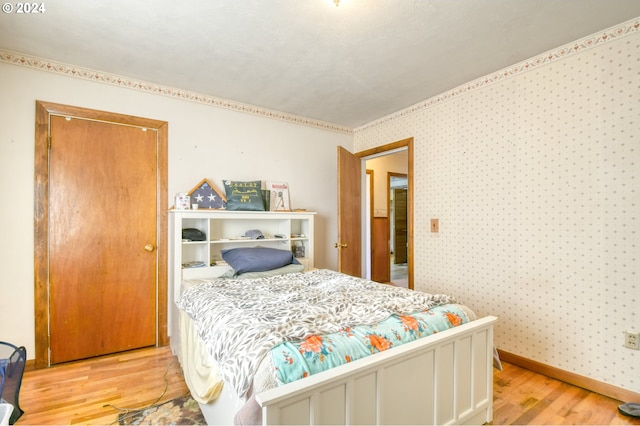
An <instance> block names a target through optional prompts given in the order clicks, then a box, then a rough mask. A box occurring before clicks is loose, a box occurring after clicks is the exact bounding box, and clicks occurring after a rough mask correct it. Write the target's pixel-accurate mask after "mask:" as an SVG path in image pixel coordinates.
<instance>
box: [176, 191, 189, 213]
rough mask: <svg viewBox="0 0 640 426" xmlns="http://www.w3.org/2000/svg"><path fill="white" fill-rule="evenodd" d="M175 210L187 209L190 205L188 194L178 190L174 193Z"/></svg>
mask: <svg viewBox="0 0 640 426" xmlns="http://www.w3.org/2000/svg"><path fill="white" fill-rule="evenodd" d="M175 208H176V210H189V209H190V208H191V206H190V205H189V196H188V195H187V193H186V192H178V193H177V194H176V203H175Z"/></svg>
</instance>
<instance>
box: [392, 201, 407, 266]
mask: <svg viewBox="0 0 640 426" xmlns="http://www.w3.org/2000/svg"><path fill="white" fill-rule="evenodd" d="M393 207H394V210H393V212H394V216H393V229H394V231H393V232H394V234H393V236H394V247H393V254H394V257H393V263H395V264H401V263H407V190H406V189H401V188H395V189H394V190H393Z"/></svg>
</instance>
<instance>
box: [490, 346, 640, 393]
mask: <svg viewBox="0 0 640 426" xmlns="http://www.w3.org/2000/svg"><path fill="white" fill-rule="evenodd" d="M498 354H499V355H500V359H501V360H502V361H505V362H508V363H510V364H514V365H517V366H518V367H522V368H526V369H527V370H531V371H534V372H536V373H540V374H544V375H545V376H547V377H551V378H552V379H557V380H561V381H563V382H565V383H569V384H571V385H574V386H578V387H581V388H583V389H586V390H588V391H591V392H596V393H599V394H601V395H604V396H608V397H609V398H613V399H616V400H618V401H623V402H625V401H626V402H636V401H640V393H636V392H632V391H630V390H626V389H623V388H619V387H617V386H613V385H610V384H608V383H604V382H599V381H597V380H594V379H590V378H588V377H584V376H580V375H579V374H575V373H571V372H569V371H565V370H561V369H559V368H556V367H552V366H550V365H546V364H543V363H541V362H538V361H533V360H530V359H528V358H525V357H522V356H520V355H516V354H512V353H509V352H506V351H503V350H501V349H498Z"/></svg>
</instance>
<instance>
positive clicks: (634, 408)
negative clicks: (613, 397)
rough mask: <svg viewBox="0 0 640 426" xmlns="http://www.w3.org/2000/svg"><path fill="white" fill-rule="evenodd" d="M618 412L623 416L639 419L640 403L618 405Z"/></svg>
mask: <svg viewBox="0 0 640 426" xmlns="http://www.w3.org/2000/svg"><path fill="white" fill-rule="evenodd" d="M618 411H620V412H621V413H622V414H624V415H625V416H630V417H638V418H640V403H637V402H626V403H624V404H620V405H618Z"/></svg>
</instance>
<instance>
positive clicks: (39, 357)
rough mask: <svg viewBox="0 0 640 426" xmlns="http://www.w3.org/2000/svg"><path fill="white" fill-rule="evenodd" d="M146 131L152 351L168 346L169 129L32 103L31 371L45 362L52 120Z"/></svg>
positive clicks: (163, 125) (150, 121)
mask: <svg viewBox="0 0 640 426" xmlns="http://www.w3.org/2000/svg"><path fill="white" fill-rule="evenodd" d="M52 115H62V116H72V117H77V118H81V119H87V120H96V121H104V122H108V123H114V124H121V125H129V126H136V127H144V128H147V129H153V130H156V131H157V166H158V167H157V176H156V182H157V185H156V192H157V200H158V201H157V206H156V211H157V214H156V224H157V235H158V239H157V250H156V255H157V273H156V277H157V278H156V279H157V282H156V286H157V287H156V288H157V290H156V293H157V295H156V346H166V345H167V344H168V343H169V336H168V331H167V175H168V127H169V125H168V123H167V122H166V121H159V120H153V119H149V118H142V117H135V116H130V115H124V114H117V113H113V112H106V111H98V110H92V109H87V108H81V107H74V106H69V105H62V104H56V103H52V102H44V101H36V129H35V182H34V310H35V312H34V316H35V368H46V367H49V365H50V359H49V347H50V342H49V315H50V313H49V144H50V137H49V128H50V116H52Z"/></svg>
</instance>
